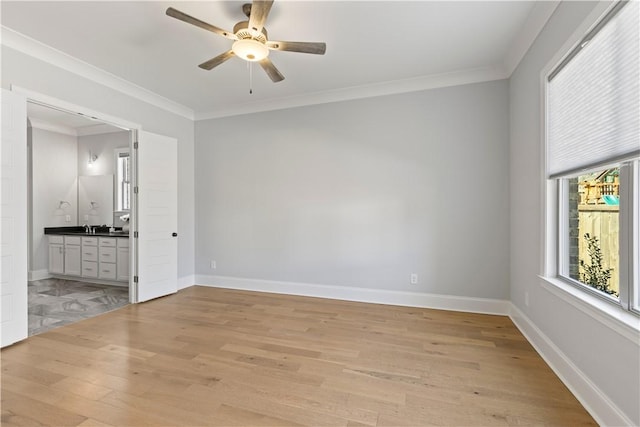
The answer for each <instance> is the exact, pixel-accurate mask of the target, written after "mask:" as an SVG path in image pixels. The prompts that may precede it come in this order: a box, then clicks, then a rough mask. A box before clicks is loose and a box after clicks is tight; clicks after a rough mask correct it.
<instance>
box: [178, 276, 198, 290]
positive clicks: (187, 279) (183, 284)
mask: <svg viewBox="0 0 640 427" xmlns="http://www.w3.org/2000/svg"><path fill="white" fill-rule="evenodd" d="M195 283H196V276H195V275H193V274H191V275H189V276H183V277H178V290H180V289H184V288H188V287H189V286H193V285H194V284H195Z"/></svg>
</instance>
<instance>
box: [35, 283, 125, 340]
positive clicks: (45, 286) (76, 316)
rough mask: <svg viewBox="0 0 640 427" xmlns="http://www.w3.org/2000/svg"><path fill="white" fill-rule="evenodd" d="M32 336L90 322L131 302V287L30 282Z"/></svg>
mask: <svg viewBox="0 0 640 427" xmlns="http://www.w3.org/2000/svg"><path fill="white" fill-rule="evenodd" d="M28 288H29V336H31V335H37V334H41V333H43V332H46V331H48V330H50V329H53V328H57V327H58V326H63V325H68V324H69V323H73V322H77V321H78V320H82V319H88V318H89V317H93V316H97V315H99V314H102V313H106V312H108V311H112V310H115V309H117V308H120V307H123V306H125V305H127V304H128V303H129V288H128V287H124V286H109V285H99V284H96V283H86V282H78V281H75V280H63V279H44V280H36V281H33V282H29V286H28Z"/></svg>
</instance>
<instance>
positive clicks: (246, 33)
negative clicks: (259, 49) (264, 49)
mask: <svg viewBox="0 0 640 427" xmlns="http://www.w3.org/2000/svg"><path fill="white" fill-rule="evenodd" d="M233 33H234V34H235V35H236V37H238V39H240V40H243V39H254V40H257V41H259V42H260V43H266V42H267V39H268V37H269V36H268V35H267V29H266V28H264V27H262V32H260V33H258V34H256V33H255V32H252V31H250V30H249V21H241V22H238V23H237V24H236V25H234V27H233Z"/></svg>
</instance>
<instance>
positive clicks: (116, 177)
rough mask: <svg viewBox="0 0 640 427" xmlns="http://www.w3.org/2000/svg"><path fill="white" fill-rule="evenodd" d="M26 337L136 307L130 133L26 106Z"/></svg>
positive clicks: (47, 108)
mask: <svg viewBox="0 0 640 427" xmlns="http://www.w3.org/2000/svg"><path fill="white" fill-rule="evenodd" d="M27 118H28V129H27V153H28V161H27V165H28V166H27V167H28V186H27V188H28V197H27V200H28V268H29V273H28V281H29V282H28V333H29V336H32V335H35V334H39V333H42V332H46V331H48V330H50V329H53V328H56V327H59V326H63V325H66V324H69V323H73V322H76V321H79V320H83V319H87V318H90V317H94V316H97V315H99V314H102V313H105V312H108V311H111V310H115V309H117V308H120V307H123V306H124V305H126V304H128V303H129V302H133V300H132V298H131V297H132V296H133V293H132V292H130V288H131V287H132V283H131V281H130V276H131V275H130V274H128V271H127V270H128V268H129V265H130V264H131V262H130V259H129V255H130V254H131V252H132V251H131V247H130V244H129V235H128V227H129V218H131V216H132V211H131V199H130V197H131V184H132V182H131V181H132V180H131V176H132V172H133V171H132V162H131V161H130V145H131V141H132V140H133V137H132V131H131V130H129V129H124V128H122V127H117V126H114V125H112V124H109V123H105V122H104V121H101V120H98V119H96V118H91V119H90V118H88V117H86V116H84V115H82V114H78V113H71V112H69V111H65V110H62V109H57V108H52V107H51V106H49V105H43V104H41V103H37V102H33V101H31V100H29V101H28V102H27Z"/></svg>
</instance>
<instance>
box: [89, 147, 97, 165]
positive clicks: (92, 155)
mask: <svg viewBox="0 0 640 427" xmlns="http://www.w3.org/2000/svg"><path fill="white" fill-rule="evenodd" d="M96 160H98V156H97V155H95V154H93V153H92V152H91V150H89V161H88V162H87V163H88V164H89V167H91V166H93V164H94V163H95V161H96Z"/></svg>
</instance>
